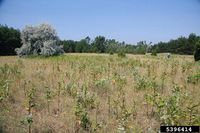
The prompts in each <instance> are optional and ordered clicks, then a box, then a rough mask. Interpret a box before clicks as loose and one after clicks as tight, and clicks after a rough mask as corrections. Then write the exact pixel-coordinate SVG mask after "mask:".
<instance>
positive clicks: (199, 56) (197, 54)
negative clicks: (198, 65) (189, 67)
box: [194, 46, 200, 61]
mask: <svg viewBox="0 0 200 133" xmlns="http://www.w3.org/2000/svg"><path fill="white" fill-rule="evenodd" d="M194 60H195V61H199V60H200V46H197V47H196V49H195V52H194Z"/></svg>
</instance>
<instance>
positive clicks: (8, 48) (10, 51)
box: [0, 25, 200, 55]
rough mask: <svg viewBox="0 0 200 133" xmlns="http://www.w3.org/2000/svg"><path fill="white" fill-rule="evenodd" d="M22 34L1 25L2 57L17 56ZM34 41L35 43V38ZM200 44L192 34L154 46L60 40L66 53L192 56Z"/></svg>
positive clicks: (0, 49)
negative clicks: (168, 53)
mask: <svg viewBox="0 0 200 133" xmlns="http://www.w3.org/2000/svg"><path fill="white" fill-rule="evenodd" d="M35 32H36V33H37V30H36V31H35ZM22 33H23V31H21V32H20V30H18V29H14V28H12V27H8V26H7V25H0V55H15V54H16V52H15V49H16V48H19V47H21V46H22V40H21V38H22V35H21V34H22ZM20 36H21V38H20ZM23 37H24V36H23ZM32 40H33V41H34V38H33V39H32ZM38 42H39V41H38ZM199 42H200V36H197V35H196V34H194V33H191V34H190V35H189V36H188V37H179V38H177V39H173V40H170V41H168V42H159V43H157V44H154V45H152V44H151V42H150V43H147V42H146V41H140V42H138V43H137V44H135V45H134V44H128V43H125V42H119V41H117V40H115V39H106V38H105V37H104V36H97V37H95V38H94V39H93V40H92V39H91V38H90V37H89V36H87V37H86V38H84V39H81V40H80V41H75V40H59V41H58V45H62V46H63V50H64V52H66V53H119V52H124V53H131V54H145V53H147V52H150V53H152V52H156V53H165V52H170V53H174V54H186V55H192V54H194V51H195V48H196V47H197V45H198V44H200V43H199ZM33 44H34V43H33ZM37 44H38V43H37ZM39 51H40V50H39Z"/></svg>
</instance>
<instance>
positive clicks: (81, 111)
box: [74, 86, 95, 130]
mask: <svg viewBox="0 0 200 133" xmlns="http://www.w3.org/2000/svg"><path fill="white" fill-rule="evenodd" d="M94 102H95V101H94V97H90V96H89V94H88V91H87V87H86V86H83V87H82V91H81V92H80V93H78V94H77V96H76V105H75V111H74V112H75V116H76V120H77V121H80V126H81V128H82V129H84V130H89V129H90V128H91V124H92V123H91V121H90V119H89V116H88V109H94V108H95V103H94Z"/></svg>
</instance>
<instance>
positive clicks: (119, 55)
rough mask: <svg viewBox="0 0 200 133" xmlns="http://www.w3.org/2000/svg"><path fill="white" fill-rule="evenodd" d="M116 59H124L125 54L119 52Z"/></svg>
mask: <svg viewBox="0 0 200 133" xmlns="http://www.w3.org/2000/svg"><path fill="white" fill-rule="evenodd" d="M118 57H122V58H124V57H126V54H125V53H124V52H122V51H120V52H119V53H118Z"/></svg>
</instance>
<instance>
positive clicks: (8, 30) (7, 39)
mask: <svg viewBox="0 0 200 133" xmlns="http://www.w3.org/2000/svg"><path fill="white" fill-rule="evenodd" d="M21 45H22V44H21V39H20V31H19V30H18V29H14V28H12V27H8V26H6V25H5V26H4V25H1V24H0V55H16V52H15V48H18V47H21Z"/></svg>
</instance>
